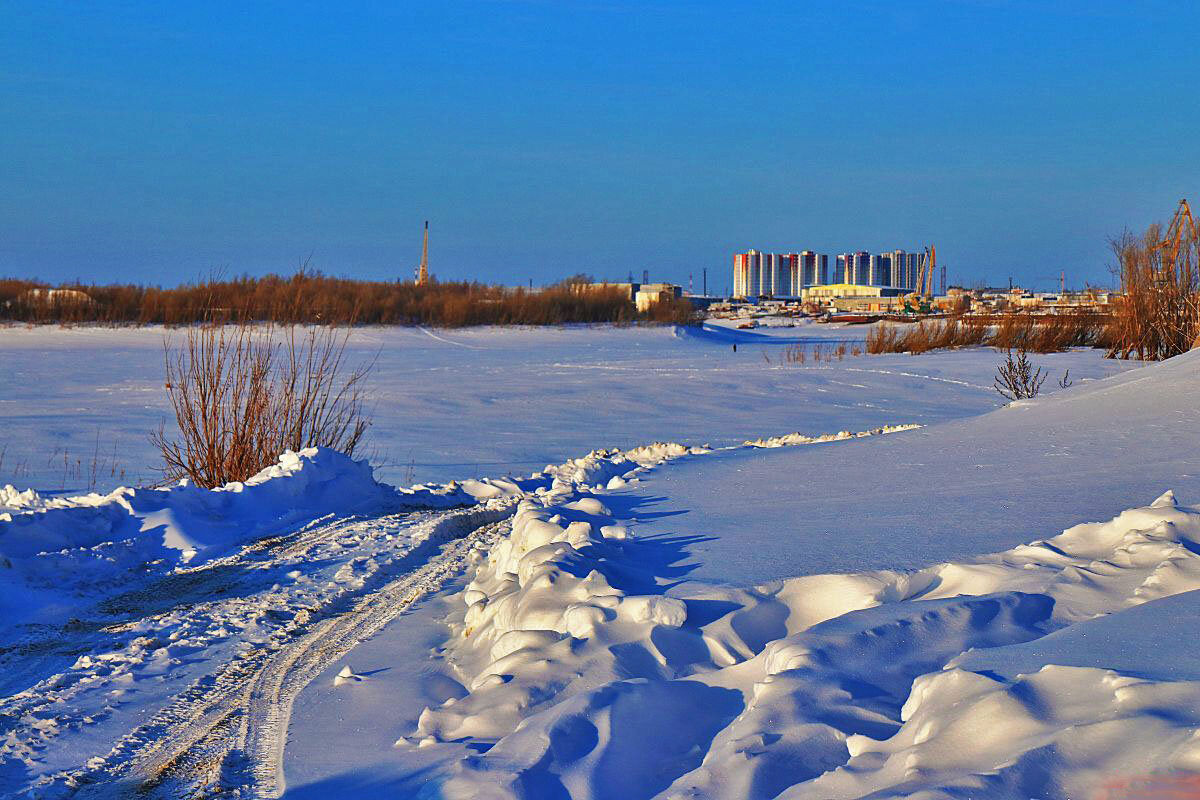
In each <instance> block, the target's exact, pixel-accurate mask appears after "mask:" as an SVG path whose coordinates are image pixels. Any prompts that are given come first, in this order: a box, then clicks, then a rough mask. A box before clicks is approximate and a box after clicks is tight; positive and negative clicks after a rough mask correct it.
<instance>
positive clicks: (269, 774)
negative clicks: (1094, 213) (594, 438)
mask: <svg viewBox="0 0 1200 800" xmlns="http://www.w3.org/2000/svg"><path fill="white" fill-rule="evenodd" d="M731 335H732V334H731ZM948 355H951V356H952V359H958V361H953V360H952V359H947V360H943V361H939V360H938V359H939V356H937V355H934V356H923V357H921V360H918V359H908V360H907V361H902V360H900V359H898V358H897V359H890V358H889V359H882V358H881V359H879V360H875V359H867V358H864V359H861V360H858V361H853V362H852V361H849V360H848V361H847V362H846V363H845V364H844V365H842V366H840V367H834V368H833V371H832V372H831V373H825V374H824V375H823V376H822V380H821V382H820V383H817V384H813V383H809V384H807V385H808V386H809V387H810V388H811V389H812V390H813V392H814V394H816V393H817V390H820V389H826V390H832V389H833V388H834V386H833V384H832V383H831V382H830V380H833V381H843V382H845V383H849V382H851V381H852V380H853V376H854V375H855V374H861V375H881V374H882V375H888V376H893V377H886V378H885V380H893V379H894V377H895V374H896V373H900V372H911V373H913V374H917V373H918V371H919V373H920V374H922V375H924V376H926V378H928V377H931V376H937V377H943V378H944V380H945V381H946V382H945V385H944V386H945V388H944V391H946V392H949V393H950V395H949V396H952V397H954V398H955V400H954V401H953V402H952V403H951V404H957V407H958V408H959V409H960V410H959V411H958V412H957V413H951V412H949V411H943V412H942V413H941V414H940V415H939V414H938V412H937V403H938V401H937V400H936V399H933V398H932V395H935V394H936V393H937V392H939V391H943V389H942V388H941V386H942V384H941V381H931V380H927V379H923V380H922V381H921V385H922V390H921V391H922V392H924V393H926V394H928V395H930V397H927V398H924V399H917V398H913V399H906V400H905V402H902V403H899V404H897V405H896V406H893V407H891V408H890V409H889V411H890V413H884V412H881V411H880V409H879V408H875V409H874V410H869V411H867V412H863V411H861V407H860V406H857V404H858V403H860V402H865V403H868V404H870V403H872V402H873V401H876V400H879V399H880V398H875V397H873V396H872V394H871V390H869V389H866V388H865V387H858V386H855V387H851V388H850V389H843V390H839V391H841V392H842V393H841V394H834V396H833V398H826V399H833V400H835V401H836V402H835V403H834V405H838V404H840V403H844V404H845V405H846V406H847V407H848V410H849V407H858V408H860V410H859V411H852V412H851V413H852V414H863V413H866V414H867V415H868V416H869V418H870V419H871V420H872V421H875V420H877V419H878V418H879V417H885V416H890V417H891V418H890V419H888V420H886V422H887V423H888V424H884V421H885V420H880V421H879V422H878V423H877V424H874V425H871V424H868V425H863V426H847V427H850V430H849V431H842V432H840V433H839V432H838V431H839V427H833V426H831V427H827V428H825V429H823V430H822V429H820V428H816V427H814V428H811V429H808V430H806V431H805V432H804V433H803V434H801V433H795V434H789V435H785V436H771V435H770V434H771V433H772V431H770V430H760V432H759V434H758V437H761V438H758V437H754V438H752V437H749V436H746V437H744V439H746V441H744V443H741V444H738V443H729V442H728V439H727V438H726V439H725V440H724V441H723V442H722V443H721V444H720V445H719V446H701V445H699V444H695V443H687V444H672V443H655V444H647V445H645V446H641V447H632V448H626V449H606V450H595V451H592V452H591V453H588V454H587V455H585V456H582V457H579V458H575V459H571V460H568V461H565V462H564V463H561V464H558V465H551V466H547V467H545V468H544V469H542V470H540V471H537V472H533V473H532V474H529V475H528V476H526V477H520V478H513V477H505V478H490V479H488V478H485V479H471V480H463V481H459V482H451V483H447V484H444V485H422V486H415V487H412V488H408V489H397V488H394V487H391V486H388V485H385V484H383V483H380V482H379V481H378V480H377V478H376V476H374V475H373V474H372V472H371V470H370V468H369V467H368V466H367V465H366V464H365V463H361V462H354V461H351V460H350V459H348V458H346V457H344V456H340V455H338V454H336V453H332V452H329V451H325V450H307V451H304V452H301V453H287V454H284V455H283V456H282V457H281V458H280V461H279V464H278V465H276V466H274V467H272V468H270V469H268V470H266V471H264V472H263V473H262V474H260V475H259V476H256V477H255V478H253V479H251V480H249V481H246V482H245V483H244V484H231V485H229V486H226V487H224V488H223V489H220V490H216V491H203V490H199V489H196V488H194V487H189V486H186V485H181V486H176V487H172V488H169V489H160V490H145V489H136V490H134V489H120V490H117V491H115V492H113V493H111V494H108V495H88V496H82V497H74V498H63V497H57V496H51V495H44V494H39V493H37V492H33V491H18V490H17V489H16V488H13V487H8V488H6V489H4V490H3V491H2V492H0V580H2V581H3V583H2V584H0V637H2V638H0V695H2V699H0V794H4V795H6V796H27V797H116V796H126V795H137V796H146V797H208V796H222V795H227V796H240V797H276V796H281V795H285V796H288V797H293V798H306V797H312V798H317V797H322V798H324V797H421V798H431V799H432V798H468V797H469V798H652V797H662V798H775V797H782V798H824V799H832V798H868V797H869V798H891V797H896V798H899V797H919V798H931V799H932V798H1117V797H1122V798H1125V797H1130V798H1132V797H1186V796H1195V795H1196V794H1197V792H1196V789H1197V787H1200V780H1197V776H1200V667H1198V666H1197V664H1200V661H1197V658H1196V657H1197V656H1200V645H1197V644H1196V643H1195V641H1194V639H1195V637H1194V636H1192V633H1193V632H1194V630H1195V628H1196V623H1197V622H1200V507H1197V506H1192V505H1188V504H1187V503H1188V501H1190V500H1195V499H1200V480H1198V479H1197V476H1198V475H1200V455H1197V454H1196V451H1195V448H1194V442H1195V440H1196V433H1197V432H1198V430H1200V424H1198V423H1200V411H1197V409H1196V407H1195V403H1194V402H1193V400H1192V398H1194V397H1195V395H1196V391H1197V389H1198V388H1200V354H1189V355H1186V356H1183V357H1180V358H1177V359H1173V360H1171V361H1169V362H1165V363H1163V364H1158V365H1152V366H1147V367H1143V368H1139V369H1134V370H1131V371H1128V372H1125V373H1124V374H1121V375H1117V376H1114V377H1109V378H1105V379H1103V380H1095V381H1087V382H1084V383H1081V384H1080V385H1077V386H1074V387H1072V388H1070V389H1066V390H1063V391H1058V392H1055V393H1054V394H1053V395H1051V396H1049V397H1046V398H1044V399H1039V400H1037V401H1027V402H1022V403H1018V404H1013V405H1010V406H1007V407H1004V408H1001V409H998V410H995V411H991V412H990V413H979V412H983V411H986V410H987V405H985V403H984V402H983V398H979V399H978V400H971V401H965V400H961V398H962V397H964V396H968V395H969V393H970V392H986V386H980V385H979V384H980V383H981V381H980V379H979V377H978V376H981V375H984V374H986V372H987V370H988V369H991V368H993V367H994V362H995V353H994V352H992V351H971V352H969V353H962V354H948ZM1071 357H1072V358H1074V359H1077V361H1074V362H1072V363H1083V362H1086V358H1085V356H1084V355H1083V354H1073V355H1071ZM905 358H907V357H905ZM925 359H928V360H925ZM970 359H976V360H977V366H974V367H969V368H966V369H964V368H963V367H962V366H956V367H953V368H952V369H950V370H949V371H948V372H947V371H946V370H945V367H944V365H946V364H948V363H956V364H959V365H961V364H964V363H967V362H968V361H970ZM985 367H986V368H985ZM1083 368H1084V369H1087V367H1086V366H1084V367H1083ZM822 369H824V367H822ZM1093 369H1094V367H1093ZM850 370H861V372H859V373H854V372H851V371H850ZM872 370H875V371H874V372H872ZM939 370H941V374H940V376H938V375H936V373H937V372H938V371H939ZM972 370H973V372H972ZM965 373H971V374H972V375H975V377H974V379H973V380H972V379H967V380H964V379H963V378H964V377H966V375H965ZM900 377H901V378H902V377H903V376H900ZM820 393H821V394H824V393H825V392H820ZM830 394H833V393H832V392H830ZM850 398H853V401H852V402H847V401H848V400H849V399H850ZM705 402H708V401H707V400H706V401H705ZM531 403H532V404H535V402H534V401H531ZM905 403H908V405H907V406H905ZM992 405H994V404H992ZM964 406H969V407H971V408H973V409H975V411H974V413H975V414H977V415H976V416H969V415H968V414H967V413H965V412H964V411H963V410H962V409H963V407H964ZM905 407H908V408H913V409H920V410H921V412H922V414H921V415H920V416H918V415H914V417H916V418H910V419H905V418H903V417H900V416H899V414H898V413H896V412H899V411H903V410H904V408H905ZM556 413H557V412H556ZM772 413H775V412H772ZM822 413H826V412H822ZM829 413H832V412H829ZM821 418H822V419H824V417H821ZM860 418H861V417H858V416H855V417H854V419H860ZM772 419H774V417H772ZM558 421H559V420H558V418H557V417H555V418H554V422H555V424H557V422H558ZM745 422H746V420H745V419H744V418H739V422H738V425H739V426H740V425H743V424H745ZM912 423H917V424H920V425H922V426H923V427H914V425H913V424H912ZM664 424H665V423H664ZM689 424H690V423H689ZM725 431H726V433H727V432H728V431H729V429H728V428H726V429H725ZM714 438H717V437H714ZM464 446H469V445H467V444H464ZM1176 493H1178V494H1176ZM1005 520H1007V523H1006V522H1005ZM1064 520H1066V521H1064ZM1064 527H1065V528H1066V530H1063V528H1064ZM1189 792H1190V794H1189Z"/></svg>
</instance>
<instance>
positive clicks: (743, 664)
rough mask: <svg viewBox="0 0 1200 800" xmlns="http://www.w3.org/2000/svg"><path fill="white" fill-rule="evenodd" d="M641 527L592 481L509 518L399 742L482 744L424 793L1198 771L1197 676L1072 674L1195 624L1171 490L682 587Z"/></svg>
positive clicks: (942, 782) (1197, 522)
mask: <svg viewBox="0 0 1200 800" xmlns="http://www.w3.org/2000/svg"><path fill="white" fill-rule="evenodd" d="M755 445H756V446H763V444H762V443H755ZM602 474H606V473H602ZM627 477H628V478H633V477H634V476H633V475H629V476H627ZM631 528H634V530H631ZM635 534H636V530H635V526H634V525H633V524H632V523H630V522H629V521H628V520H624V519H621V518H619V517H618V516H616V515H614V513H613V512H612V511H611V510H610V509H609V508H608V507H607V506H606V490H605V488H604V487H603V486H602V485H599V484H597V483H595V482H591V483H589V484H587V485H582V484H577V485H576V486H575V487H574V490H573V491H568V490H567V487H566V485H565V483H560V484H559V485H558V486H557V487H556V490H555V491H554V492H545V493H543V494H541V495H538V496H536V497H529V498H526V499H525V500H523V501H521V503H520V506H519V509H518V512H517V514H516V516H515V517H514V518H513V521H512V532H511V535H509V536H508V537H507V538H505V539H504V540H502V541H501V542H500V543H499V544H498V545H497V546H495V547H494V548H492V550H491V551H490V552H489V553H488V554H487V555H486V557H482V556H481V558H480V561H479V563H478V564H477V566H476V567H475V568H474V572H473V574H472V576H471V580H470V582H469V584H468V585H467V586H466V588H465V590H464V591H463V592H462V594H461V604H462V606H461V608H460V611H459V612H458V613H457V614H456V615H455V616H454V617H453V618H452V619H451V631H452V637H451V638H450V639H449V641H448V642H447V643H446V646H445V654H446V658H447V659H448V661H449V663H450V665H451V666H452V668H453V669H454V671H455V672H456V674H457V676H458V677H459V679H460V680H461V681H462V683H463V685H464V686H465V687H466V689H467V690H468V693H467V694H466V696H464V697H456V698H453V699H450V700H447V701H446V702H445V703H443V704H441V705H440V706H433V707H430V708H427V709H426V710H425V712H424V713H422V714H421V716H420V720H419V722H418V727H417V730H416V731H415V732H414V733H413V734H412V735H411V736H409V737H406V738H404V739H401V740H400V741H399V742H397V746H398V747H402V748H403V747H411V746H415V747H422V748H425V747H436V746H438V745H440V744H442V743H449V742H457V743H459V744H461V743H464V742H465V743H468V744H470V745H471V749H472V750H476V751H477V752H476V753H475V754H473V755H470V756H468V757H466V758H463V759H461V760H460V761H458V763H457V764H456V766H455V767H454V768H453V769H452V770H451V771H450V773H449V774H448V775H446V776H445V777H444V779H443V780H442V781H440V782H439V784H438V785H437V786H436V788H430V789H429V790H428V791H430V792H431V793H432V794H431V795H430V796H431V797H432V796H445V797H449V798H468V797H471V798H476V797H486V798H500V797H508V798H517V797H567V796H569V797H572V798H638V797H645V798H649V797H670V798H684V797H748V798H770V797H786V798H825V799H826V800H828V799H829V798H858V797H866V796H870V797H873V798H875V797H878V798H883V797H897V798H899V797H909V796H914V795H918V794H919V795H920V796H922V797H1061V798H1067V797H1080V796H1087V794H1088V793H1093V792H1095V791H1097V787H1101V786H1103V785H1105V783H1106V782H1111V781H1119V780H1121V779H1127V778H1130V777H1131V776H1138V775H1146V774H1150V773H1155V772H1159V773H1170V774H1175V773H1179V772H1192V771H1200V682H1198V681H1196V680H1194V679H1189V680H1178V679H1177V676H1175V675H1172V674H1165V675H1146V674H1137V673H1136V672H1126V671H1122V670H1120V669H1108V668H1104V667H1100V666H1091V667H1085V666H1078V665H1077V664H1076V662H1078V661H1079V658H1080V656H1081V653H1082V654H1086V652H1087V649H1088V645H1087V641H1088V640H1087V639H1077V640H1072V639H1071V638H1070V637H1071V635H1072V634H1073V633H1074V632H1075V631H1077V630H1083V629H1085V628H1086V626H1088V625H1094V624H1096V622H1097V621H1099V620H1105V621H1109V622H1113V623H1116V624H1117V626H1118V628H1117V629H1118V630H1119V629H1120V620H1121V617H1122V614H1123V613H1133V612H1134V611H1137V612H1138V613H1140V614H1141V615H1142V618H1143V620H1145V621H1149V622H1153V623H1155V624H1157V625H1158V626H1159V627H1160V628H1164V629H1169V627H1170V626H1169V624H1167V623H1166V621H1165V617H1163V616H1162V615H1161V614H1157V613H1155V611H1154V608H1153V607H1154V605H1155V603H1156V602H1167V601H1169V600H1170V599H1174V598H1175V597H1176V596H1180V597H1181V598H1186V600H1187V601H1188V602H1189V603H1191V604H1192V605H1191V608H1192V609H1193V613H1194V612H1195V609H1196V607H1197V606H1200V592H1197V593H1195V594H1190V595H1183V594H1182V593H1186V592H1190V591H1192V590H1196V589H1200V555H1197V553H1200V511H1198V510H1197V509H1195V508H1188V507H1184V506H1181V505H1179V504H1178V502H1177V501H1176V499H1175V497H1174V495H1173V494H1172V493H1170V492H1168V493H1166V494H1164V495H1163V496H1162V497H1160V498H1158V499H1157V500H1156V501H1155V502H1153V503H1152V504H1150V505H1149V506H1145V507H1139V508H1133V509H1129V510H1127V511H1125V512H1123V513H1122V514H1120V515H1119V516H1117V517H1116V518H1115V519H1112V520H1110V521H1108V522H1104V523H1088V524H1083V525H1078V526H1075V527H1073V528H1070V529H1068V530H1066V531H1064V532H1063V533H1061V534H1060V535H1058V536H1055V537H1053V538H1051V539H1048V540H1045V541H1036V542H1033V543H1030V544H1027V545H1022V546H1019V547H1016V548H1014V549H1012V550H1009V551H1005V552H1002V553H998V554H994V555H988V556H982V557H979V558H976V559H971V560H966V561H960V562H954V563H945V564H939V565H935V566H931V567H928V568H926V569H922V570H918V571H916V572H911V573H905V572H897V571H874V572H865V573H857V574H840V575H838V574H829V575H812V576H806V577H801V578H795V579H791V580H785V581H780V582H776V583H773V584H769V585H765V586H758V587H754V588H750V589H734V588H726V587H720V586H704V585H701V584H691V583H689V584H683V585H673V581H672V580H671V577H672V575H673V574H675V573H674V572H673V570H672V564H673V555H672V554H671V553H669V552H665V551H664V548H667V549H669V545H667V544H665V543H663V542H662V541H659V540H649V541H643V540H639V539H638V538H637V536H636V535H635ZM1164 598H1166V599H1167V600H1164ZM1163 613H1169V612H1167V611H1166V610H1164V612H1163ZM1043 641H1045V642H1048V643H1050V642H1057V643H1058V644H1057V650H1047V651H1046V653H1047V655H1046V656H1045V657H1042V658H1038V657H1037V656H1031V655H1030V653H1031V652H1036V651H1030V650H1029V648H1031V647H1035V646H1036V645H1037V644H1038V643H1040V642H1043ZM1022 648H1025V649H1022ZM1009 652H1012V653H1014V655H1012V656H1007V655H1006V654H1007V653H1009ZM983 654H989V655H991V656H992V657H993V658H992V659H990V660H986V663H990V664H992V666H990V667H988V666H980V665H979V664H981V661H980V659H981V658H983ZM1072 655H1073V656H1074V658H1072V657H1071V656H1072ZM993 662H994V663H993ZM1008 662H1014V663H1020V664H1021V665H1022V666H1026V665H1028V667H1029V671H1021V670H1018V671H1016V672H1011V671H1010V672H1011V674H1005V672H1004V671H1003V670H1001V669H1000V668H998V667H997V665H998V664H1000V665H1002V664H1004V663H1008ZM1195 677H1200V675H1197V676H1195ZM651 753H652V754H653V755H652V756H648V754H651ZM439 793H440V794H439Z"/></svg>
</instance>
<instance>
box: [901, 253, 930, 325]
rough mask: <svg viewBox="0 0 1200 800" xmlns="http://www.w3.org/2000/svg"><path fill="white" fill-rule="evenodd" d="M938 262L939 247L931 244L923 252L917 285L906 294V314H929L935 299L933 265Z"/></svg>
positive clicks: (904, 311)
mask: <svg viewBox="0 0 1200 800" xmlns="http://www.w3.org/2000/svg"><path fill="white" fill-rule="evenodd" d="M935 264H937V248H935V247H934V246H933V245H929V246H928V247H926V248H925V252H924V253H922V254H921V263H920V270H919V271H918V273H917V285H916V287H915V288H914V291H912V292H911V293H910V294H907V295H905V296H904V310H903V313H905V314H928V313H929V312H930V310H931V308H932V300H933V267H934V265H935Z"/></svg>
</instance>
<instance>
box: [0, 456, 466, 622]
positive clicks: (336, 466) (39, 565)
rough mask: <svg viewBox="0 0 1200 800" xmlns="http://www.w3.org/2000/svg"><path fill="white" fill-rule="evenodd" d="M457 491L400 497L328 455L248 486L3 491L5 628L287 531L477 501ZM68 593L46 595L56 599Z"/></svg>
mask: <svg viewBox="0 0 1200 800" xmlns="http://www.w3.org/2000/svg"><path fill="white" fill-rule="evenodd" d="M473 502H474V498H472V497H470V496H469V495H467V494H466V493H464V492H462V491H460V490H457V489H454V488H431V487H415V488H414V489H410V490H399V491H398V490H395V489H392V488H391V487H389V486H385V485H384V484H381V483H378V482H376V480H375V479H374V477H373V475H372V472H371V467H370V466H369V465H368V464H367V462H366V461H354V460H353V459H351V458H349V457H348V456H346V455H343V454H341V453H338V452H336V451H333V450H329V449H326V448H309V449H306V450H302V451H300V452H299V453H294V452H291V451H288V452H286V453H284V454H283V455H281V456H280V457H279V461H278V463H276V464H273V465H272V466H270V467H268V468H266V469H264V470H263V471H262V472H260V473H258V474H257V475H255V476H254V477H252V478H250V479H249V480H247V481H245V482H244V483H240V482H237V483H230V484H227V485H226V486H223V487H221V488H218V489H214V490H211V491H210V490H207V489H201V488H198V487H195V486H191V485H189V484H188V483H187V482H186V481H183V482H180V483H179V485H177V486H172V487H170V488H165V489H130V488H121V489H117V490H116V491H114V492H112V493H110V494H107V495H100V494H90V495H83V496H80V497H69V498H44V497H40V496H38V495H37V494H36V493H35V492H32V491H25V492H18V491H17V490H16V489H15V488H13V487H11V486H9V487H6V488H5V489H4V490H2V491H0V512H3V513H0V565H2V566H4V567H7V568H10V569H11V571H9V572H8V574H7V575H5V576H4V583H5V584H6V585H7V589H6V590H4V591H0V626H2V625H4V624H14V623H21V622H27V621H31V620H33V619H35V618H36V619H38V620H39V621H47V620H48V619H53V618H55V616H56V615H57V616H58V617H61V615H62V612H63V611H64V610H65V607H66V606H69V605H70V601H69V598H70V597H71V596H73V595H74V596H88V597H95V596H96V595H103V594H104V593H106V592H107V591H111V590H115V589H120V588H122V587H125V586H126V585H127V583H128V581H129V580H130V578H131V577H134V576H136V577H138V578H142V577H145V575H146V574H147V572H159V573H161V572H165V571H168V570H170V569H172V568H174V567H177V566H181V565H188V566H195V565H197V564H199V563H202V562H204V561H207V560H209V559H211V558H215V557H218V556H221V555H224V554H225V553H228V552H229V551H230V550H231V549H232V548H235V547H238V546H241V545H244V544H246V543H247V542H250V541H253V540H254V539H256V538H259V537H261V536H264V535H266V534H282V533H286V532H288V530H289V529H291V528H294V527H295V526H297V525H300V524H303V523H306V522H309V521H311V520H313V519H316V518H318V517H321V516H324V515H327V514H338V515H349V514H360V513H382V512H383V511H387V510H398V509H400V508H402V507H406V506H411V507H418V508H444V507H448V506H452V505H462V504H464V503H473ZM51 593H52V594H57V595H60V596H61V597H60V599H58V600H53V601H52V600H50V599H49V597H48V595H49V594H51Z"/></svg>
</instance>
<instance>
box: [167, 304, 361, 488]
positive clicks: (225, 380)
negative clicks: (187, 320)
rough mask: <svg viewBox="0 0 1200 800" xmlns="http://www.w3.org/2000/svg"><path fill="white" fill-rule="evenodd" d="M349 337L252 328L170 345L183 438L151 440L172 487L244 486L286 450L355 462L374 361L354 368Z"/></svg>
mask: <svg viewBox="0 0 1200 800" xmlns="http://www.w3.org/2000/svg"><path fill="white" fill-rule="evenodd" d="M348 335H349V334H348V333H347V332H343V331H340V330H338V329H336V328H332V327H320V328H309V329H306V330H302V331H298V330H297V329H296V328H295V327H288V328H286V329H284V330H282V331H276V330H274V329H272V328H270V327H267V328H255V327H252V326H250V325H245V324H243V325H238V326H224V325H209V326H203V327H195V328H189V329H188V331H187V337H186V339H185V342H184V344H183V346H182V347H180V348H178V349H172V348H171V347H170V346H169V344H168V345H167V346H166V347H165V361H166V388H167V393H168V395H169V397H170V401H171V406H172V408H173V409H174V412H175V422H176V425H177V426H178V436H168V435H167V433H166V430H165V426H164V427H163V428H160V429H159V431H158V432H157V433H156V434H154V435H153V436H152V437H151V439H152V441H153V442H154V444H155V445H156V446H157V447H158V448H159V451H160V452H161V454H162V457H163V474H164V477H165V478H166V479H167V480H169V481H175V480H178V479H180V478H187V479H189V480H190V481H191V482H192V483H193V484H195V485H197V486H202V487H204V488H213V487H215V486H221V485H224V484H226V483H229V482H230V481H244V480H246V479H247V478H249V477H251V476H252V475H254V474H256V473H258V472H259V471H260V470H262V469H263V468H265V467H267V466H270V465H271V464H273V463H275V461H276V459H277V458H278V456H279V454H280V453H282V452H283V451H285V450H300V449H302V448H305V447H315V446H320V447H330V448H333V449H335V450H339V451H341V452H343V453H346V454H347V455H353V454H354V452H355V450H356V449H357V448H358V446H359V444H360V443H361V441H362V437H363V435H364V434H365V433H366V430H367V427H368V426H369V425H370V419H369V417H368V416H367V415H366V414H365V412H364V407H363V406H364V396H363V392H362V383H363V381H364V379H365V378H366V376H367V374H368V373H369V372H370V370H371V367H372V366H373V362H372V363H367V364H364V365H359V366H355V367H348V366H347V365H346V363H345V349H346V341H347V338H348Z"/></svg>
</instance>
